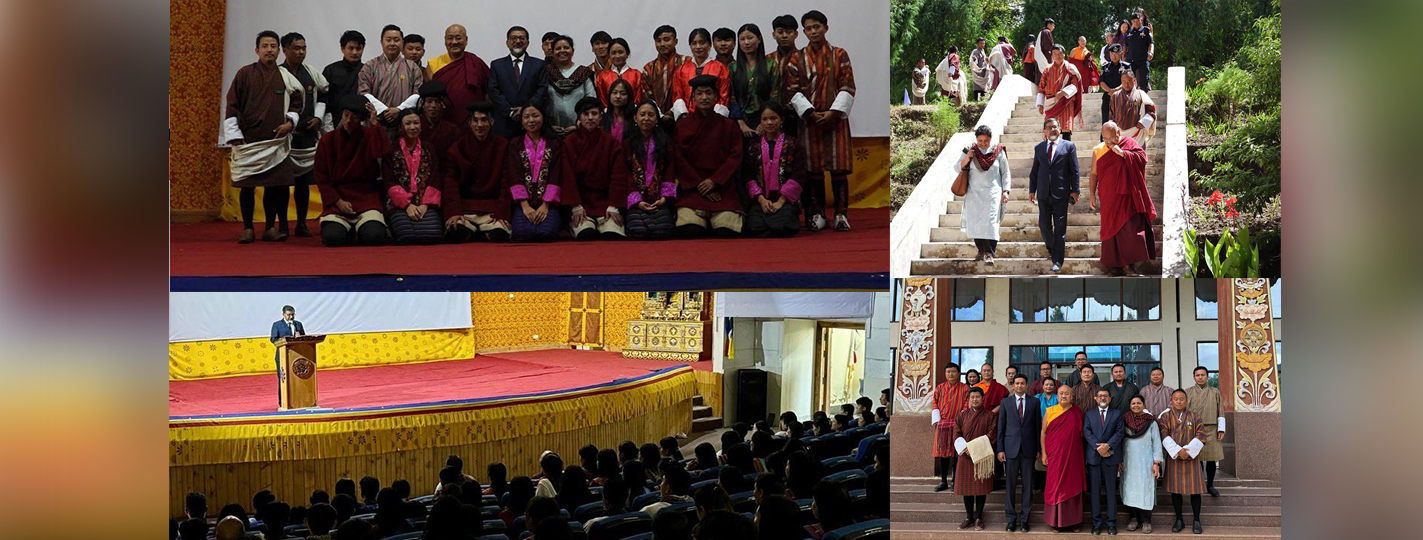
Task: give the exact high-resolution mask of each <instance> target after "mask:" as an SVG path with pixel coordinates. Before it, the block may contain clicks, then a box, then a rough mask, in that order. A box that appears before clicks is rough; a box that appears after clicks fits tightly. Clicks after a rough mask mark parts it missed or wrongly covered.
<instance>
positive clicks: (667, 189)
mask: <svg viewBox="0 0 1423 540" xmlns="http://www.w3.org/2000/svg"><path fill="white" fill-rule="evenodd" d="M662 196H663V197H667V198H668V199H675V198H677V183H676V182H663V183H662Z"/></svg>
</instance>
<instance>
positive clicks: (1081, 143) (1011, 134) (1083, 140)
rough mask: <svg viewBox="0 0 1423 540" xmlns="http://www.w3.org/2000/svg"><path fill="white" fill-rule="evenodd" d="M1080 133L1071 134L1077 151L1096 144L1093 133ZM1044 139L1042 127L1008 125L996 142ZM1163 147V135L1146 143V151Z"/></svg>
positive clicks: (1024, 141) (1164, 142) (1164, 145)
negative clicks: (1078, 134)
mask: <svg viewBox="0 0 1423 540" xmlns="http://www.w3.org/2000/svg"><path fill="white" fill-rule="evenodd" d="M1082 135H1083V136H1082V137H1078V136H1077V135H1073V136H1072V141H1073V142H1074V143H1076V144H1077V151H1078V152H1086V151H1087V150H1090V149H1091V148H1092V147H1093V146H1096V145H1097V142H1098V141H1097V135H1096V134H1095V133H1093V134H1088V133H1083V134H1082ZM1044 140H1046V138H1044V137H1043V130H1042V128H1034V127H1033V126H1008V127H1007V128H1006V129H1005V130H1004V133H1003V134H1002V135H999V136H998V144H1001V145H1003V146H1005V147H1006V146H1010V145H1015V144H1028V145H1029V146H1030V147H1031V146H1034V145H1037V144H1038V143H1040V142H1042V141H1044ZM1165 147H1166V138H1165V137H1152V138H1151V141H1149V142H1147V143H1146V151H1147V152H1151V151H1152V150H1154V149H1157V148H1165Z"/></svg>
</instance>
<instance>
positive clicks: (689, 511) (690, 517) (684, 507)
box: [657, 503, 701, 526]
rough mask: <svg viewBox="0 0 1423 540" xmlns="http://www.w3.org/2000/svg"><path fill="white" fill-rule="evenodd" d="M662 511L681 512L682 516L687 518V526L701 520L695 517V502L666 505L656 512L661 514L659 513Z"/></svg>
mask: <svg viewBox="0 0 1423 540" xmlns="http://www.w3.org/2000/svg"><path fill="white" fill-rule="evenodd" d="M663 512H671V513H673V514H682V517H684V518H687V525H688V526H693V525H696V524H697V522H698V521H701V520H699V519H697V505H696V503H677V504H674V505H671V506H668V507H666V508H663V509H661V510H658V511H657V513H659V514H661V513H663Z"/></svg>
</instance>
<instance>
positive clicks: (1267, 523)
mask: <svg viewBox="0 0 1423 540" xmlns="http://www.w3.org/2000/svg"><path fill="white" fill-rule="evenodd" d="M946 493H947V492H946ZM996 501H997V502H995V498H994V497H992V496H989V498H988V501H987V502H986V503H985V504H984V506H983V515H984V517H985V518H986V520H987V522H988V523H997V524H998V527H996V529H997V530H999V531H1002V530H1003V523H1004V522H1003V520H1004V519H1005V518H1004V515H1003V502H1002V498H998V499H996ZM1162 503H1163V501H1162V500H1160V499H1157V504H1156V509H1155V510H1154V511H1153V512H1152V514H1151V525H1152V528H1153V529H1155V530H1159V531H1162V532H1168V533H1169V532H1170V531H1171V524H1172V523H1174V522H1175V521H1176V515H1175V510H1173V509H1172V507H1171V501H1170V500H1166V501H1164V503H1165V504H1162ZM1189 505H1190V503H1189V502H1187V503H1186V504H1185V505H1184V506H1186V507H1189ZM1082 506H1083V509H1082V515H1083V516H1084V517H1085V518H1086V519H1085V520H1084V524H1085V525H1086V527H1087V528H1088V529H1090V528H1091V525H1092V521H1091V503H1090V502H1089V501H1087V500H1084V501H1082ZM1183 510H1184V512H1183V513H1184V514H1185V515H1186V520H1187V521H1186V526H1187V527H1188V529H1187V530H1190V529H1189V527H1190V525H1191V522H1190V519H1191V518H1190V514H1189V512H1190V510H1189V508H1184V509H1183ZM889 511H890V515H892V516H894V521H895V523H899V522H901V521H910V522H912V521H917V522H935V523H954V524H957V523H959V522H961V521H963V520H964V517H965V516H966V513H965V512H964V508H963V498H962V497H957V496H952V495H950V496H948V497H945V500H944V501H943V502H937V503H893V502H891V503H890V505H889ZM1117 513H1118V517H1117V529H1118V532H1121V531H1122V530H1123V529H1125V528H1126V518H1127V510H1126V506H1125V505H1117ZM1028 520H1029V523H1032V524H1039V523H1043V511H1042V505H1038V504H1035V505H1033V509H1032V511H1031V512H1030V513H1029V515H1028ZM1280 521H1281V517H1280V507H1279V506H1204V505H1203V506H1201V525H1202V527H1201V528H1202V529H1205V528H1208V527H1211V526H1218V527H1279V526H1280ZM1045 529H1046V528H1045ZM1183 532H1185V531H1183Z"/></svg>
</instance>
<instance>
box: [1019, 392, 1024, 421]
mask: <svg viewBox="0 0 1423 540" xmlns="http://www.w3.org/2000/svg"><path fill="white" fill-rule="evenodd" d="M1018 423H1019V424H1021V423H1023V396H1018Z"/></svg>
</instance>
